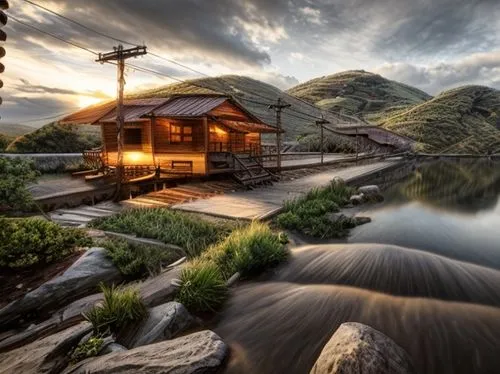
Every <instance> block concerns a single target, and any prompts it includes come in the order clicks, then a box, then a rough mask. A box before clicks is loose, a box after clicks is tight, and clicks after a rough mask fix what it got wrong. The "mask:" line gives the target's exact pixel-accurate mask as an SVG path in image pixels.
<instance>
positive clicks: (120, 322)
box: [83, 284, 147, 335]
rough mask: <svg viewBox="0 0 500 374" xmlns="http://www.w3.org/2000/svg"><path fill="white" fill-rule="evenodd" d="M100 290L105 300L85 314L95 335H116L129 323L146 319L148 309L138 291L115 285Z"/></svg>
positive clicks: (102, 287)
mask: <svg viewBox="0 0 500 374" xmlns="http://www.w3.org/2000/svg"><path fill="white" fill-rule="evenodd" d="M100 288H101V291H102V293H103V294H104V300H103V301H102V303H100V304H98V305H96V306H94V307H93V308H92V309H91V310H89V311H88V312H87V313H84V314H83V316H84V318H85V319H86V320H87V321H89V322H90V323H91V324H92V326H93V328H94V335H99V334H101V335H102V334H105V335H106V334H110V333H111V334H116V333H118V332H119V331H120V329H122V328H123V327H125V326H126V325H128V324H129V323H133V322H137V321H140V320H142V319H143V318H144V317H146V315H147V309H146V307H145V306H144V303H143V302H142V299H141V297H140V295H139V291H137V290H136V289H133V288H117V287H115V286H114V285H113V286H111V287H107V286H105V285H104V284H101V286H100Z"/></svg>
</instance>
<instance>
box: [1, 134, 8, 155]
mask: <svg viewBox="0 0 500 374" xmlns="http://www.w3.org/2000/svg"><path fill="white" fill-rule="evenodd" d="M9 143H10V139H9V138H8V137H7V136H5V135H3V134H0V152H3V151H5V150H6V149H7V146H8V145H9Z"/></svg>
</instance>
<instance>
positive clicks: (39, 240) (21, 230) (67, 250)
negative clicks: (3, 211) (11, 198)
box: [0, 218, 92, 269]
mask: <svg viewBox="0 0 500 374" xmlns="http://www.w3.org/2000/svg"><path fill="white" fill-rule="evenodd" d="M0 225H1V227H2V230H1V231H0V267H8V268H11V269H21V268H27V267H31V266H34V265H46V264H50V263H53V262H56V261H59V260H61V259H63V258H65V257H67V256H68V255H70V254H71V253H73V251H74V250H75V248H76V247H84V246H88V245H91V244H92V241H91V239H90V238H89V237H88V236H87V235H86V234H85V232H84V231H82V230H79V229H73V228H62V227H61V226H59V225H57V224H56V223H53V222H49V221H46V220H44V219H40V218H26V219H7V218H0Z"/></svg>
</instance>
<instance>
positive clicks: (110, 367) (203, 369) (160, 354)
mask: <svg viewBox="0 0 500 374" xmlns="http://www.w3.org/2000/svg"><path fill="white" fill-rule="evenodd" d="M227 352H228V348H227V346H226V344H225V343H224V342H223V341H222V340H221V338H220V337H219V336H218V335H217V334H215V333H214V332H212V331H208V330H206V331H201V332H197V333H195V334H191V335H186V336H183V337H181V338H177V339H174V340H167V341H165V342H161V343H156V344H150V345H147V346H143V347H139V348H135V349H131V350H129V351H125V352H116V353H110V354H107V355H105V356H100V357H97V358H91V359H87V360H85V361H82V362H80V363H78V364H76V365H75V366H72V367H69V368H67V369H66V370H65V371H64V372H63V373H64V374H86V373H92V374H109V373H121V374H136V373H148V374H157V373H176V374H195V373H196V374H198V373H212V372H215V371H217V369H218V368H219V367H220V366H221V364H222V362H223V360H224V358H225V357H226V355H227Z"/></svg>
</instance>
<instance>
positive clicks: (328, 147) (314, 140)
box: [294, 133, 356, 153]
mask: <svg viewBox="0 0 500 374" xmlns="http://www.w3.org/2000/svg"><path fill="white" fill-rule="evenodd" d="M297 140H298V142H299V146H298V147H296V148H295V149H294V152H321V137H320V135H319V134H306V135H303V136H300V137H298V138H297ZM323 151H324V152H327V153H355V152H356V141H355V140H354V138H350V137H347V136H339V135H336V134H331V133H327V134H325V135H324V139H323Z"/></svg>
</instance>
